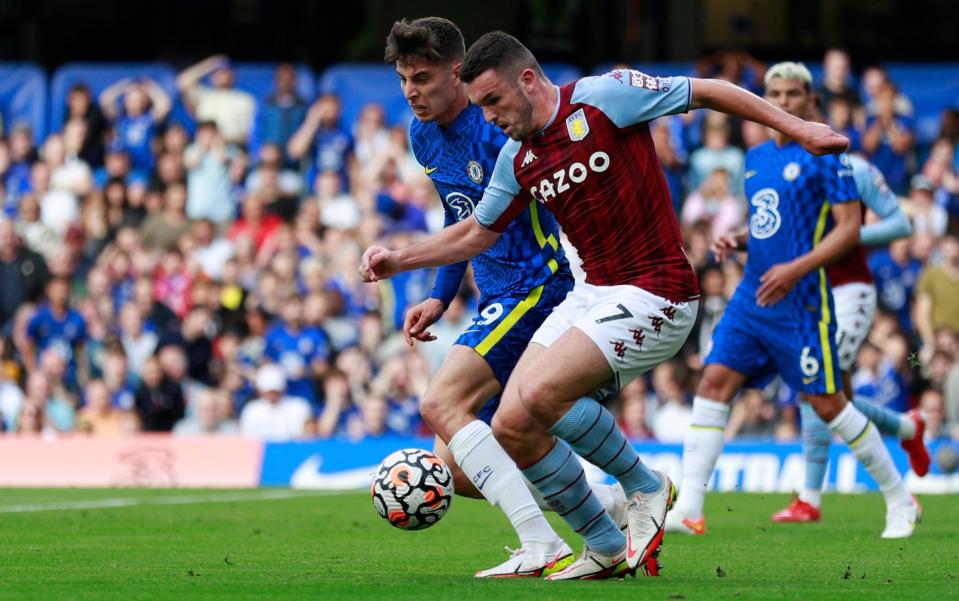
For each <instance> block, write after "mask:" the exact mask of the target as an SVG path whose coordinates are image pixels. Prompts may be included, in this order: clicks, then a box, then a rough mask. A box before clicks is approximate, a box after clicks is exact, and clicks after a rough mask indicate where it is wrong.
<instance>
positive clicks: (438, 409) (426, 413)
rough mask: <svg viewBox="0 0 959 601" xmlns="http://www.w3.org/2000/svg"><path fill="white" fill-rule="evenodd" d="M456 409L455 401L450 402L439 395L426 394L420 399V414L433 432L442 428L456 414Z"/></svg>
mask: <svg viewBox="0 0 959 601" xmlns="http://www.w3.org/2000/svg"><path fill="white" fill-rule="evenodd" d="M457 410H458V408H457V407H456V404H455V403H450V402H449V401H448V399H444V398H442V397H441V396H440V395H434V394H427V395H426V396H424V397H423V399H422V400H421V401H420V415H422V416H423V421H425V422H426V424H427V425H428V426H429V427H430V428H432V429H433V431H434V432H435V431H437V429H443V426H444V425H445V424H446V423H448V422H449V421H450V419H451V418H452V417H453V416H455V415H456V413H457Z"/></svg>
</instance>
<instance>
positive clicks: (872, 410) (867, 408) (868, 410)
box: [852, 396, 901, 438]
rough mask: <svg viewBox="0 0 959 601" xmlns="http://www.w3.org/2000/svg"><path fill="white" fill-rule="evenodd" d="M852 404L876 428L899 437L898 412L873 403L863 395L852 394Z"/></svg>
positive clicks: (899, 421) (899, 420)
mask: <svg viewBox="0 0 959 601" xmlns="http://www.w3.org/2000/svg"><path fill="white" fill-rule="evenodd" d="M852 404H853V405H855V407H856V409H858V410H859V412H860V413H862V414H863V415H865V416H866V417H868V418H869V421H871V422H872V423H873V424H875V425H876V429H877V430H879V431H880V432H882V433H883V434H889V435H890V436H895V437H897V438H898V437H899V424H900V423H901V418H900V414H899V413H897V412H896V411H893V410H891V409H886V408H885V407H880V406H879V405H877V404H875V403H872V402H869V401H867V400H866V399H864V398H863V397H857V396H853V397H852Z"/></svg>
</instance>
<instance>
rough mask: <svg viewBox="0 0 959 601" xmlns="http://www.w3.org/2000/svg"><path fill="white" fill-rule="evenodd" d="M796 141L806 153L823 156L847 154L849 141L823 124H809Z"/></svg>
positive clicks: (803, 128) (804, 127)
mask: <svg viewBox="0 0 959 601" xmlns="http://www.w3.org/2000/svg"><path fill="white" fill-rule="evenodd" d="M796 141H797V142H799V145H800V146H802V147H803V149H804V150H806V152H809V153H811V154H814V155H816V156H821V155H824V154H838V153H840V152H846V149H847V148H849V140H848V139H846V137H845V136H842V135H840V134H838V133H836V132H835V131H833V130H832V128H831V127H829V126H828V125H825V124H823V123H812V122H807V123H806V124H805V125H804V126H803V127H802V130H801V132H800V135H799V136H797V137H796Z"/></svg>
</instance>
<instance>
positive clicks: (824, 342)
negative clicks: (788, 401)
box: [705, 304, 842, 394]
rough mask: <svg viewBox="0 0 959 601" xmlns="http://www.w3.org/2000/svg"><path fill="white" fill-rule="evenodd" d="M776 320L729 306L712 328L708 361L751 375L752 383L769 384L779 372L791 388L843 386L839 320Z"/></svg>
mask: <svg viewBox="0 0 959 601" xmlns="http://www.w3.org/2000/svg"><path fill="white" fill-rule="evenodd" d="M797 317H798V319H794V320H788V321H787V320H783V321H779V322H774V321H771V320H764V319H760V318H757V317H754V316H752V315H749V314H746V313H744V312H743V311H737V310H736V308H735V307H734V305H733V304H730V306H729V307H727V308H726V312H725V313H724V314H723V317H722V319H720V320H719V324H718V325H717V326H716V329H715V330H714V331H713V345H712V349H711V350H710V351H709V355H708V356H707V357H706V361H705V364H706V365H710V364H712V363H718V364H720V365H725V366H726V367H728V368H730V369H732V370H733V371H737V372H739V373H741V374H743V375H745V376H746V386H747V387H749V388H764V387H765V386H766V385H767V384H769V382H770V381H771V380H772V379H773V377H775V376H776V374H779V375H780V376H782V379H783V380H784V381H785V382H786V384H788V385H789V387H790V388H792V389H793V390H796V391H798V392H803V393H806V394H833V393H835V392H838V391H840V390H842V372H841V371H840V369H839V354H838V353H837V352H836V322H835V320H830V322H828V323H827V322H825V321H819V319H818V315H816V314H807V315H800V316H797Z"/></svg>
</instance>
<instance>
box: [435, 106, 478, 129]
mask: <svg viewBox="0 0 959 601" xmlns="http://www.w3.org/2000/svg"><path fill="white" fill-rule="evenodd" d="M476 108H477V106H476V105H475V104H473V103H472V102H470V103H468V104H467V105H466V107H464V108H463V110H461V111H460V114H459V115H456V118H455V119H453V122H452V123H450V124H449V125H447V126H446V127H445V128H442V127H441V128H440V129H445V130H446V133H447V134H448V135H456V134H459V133H460V132H462V131H463V130H465V129H468V128H469V127H470V122H471V121H472V118H473V111H475V110H476Z"/></svg>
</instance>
